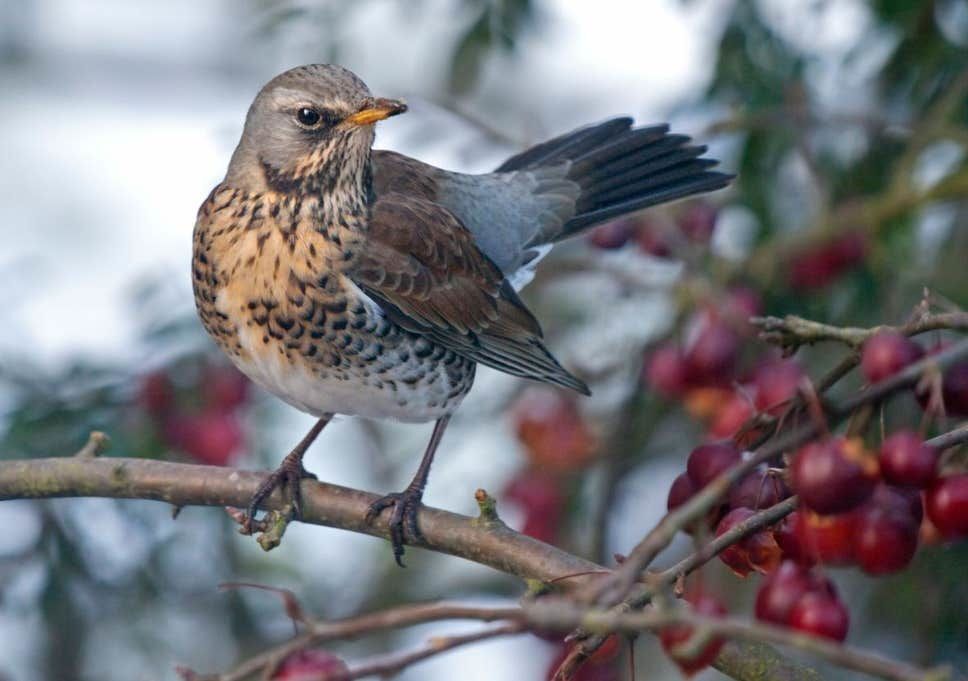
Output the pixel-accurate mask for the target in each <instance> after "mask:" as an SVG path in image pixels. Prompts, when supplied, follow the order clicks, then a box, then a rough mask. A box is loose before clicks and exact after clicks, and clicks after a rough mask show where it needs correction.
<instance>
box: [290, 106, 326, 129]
mask: <svg viewBox="0 0 968 681" xmlns="http://www.w3.org/2000/svg"><path fill="white" fill-rule="evenodd" d="M321 118H322V116H320V115H319V112H318V111H316V109H310V108H309V107H307V106H304V107H303V108H301V109H300V110H299V111H297V112H296V120H297V121H299V122H300V123H301V124H302V125H305V126H306V127H308V128H312V127H313V126H315V125H318V124H319V121H320V119H321Z"/></svg>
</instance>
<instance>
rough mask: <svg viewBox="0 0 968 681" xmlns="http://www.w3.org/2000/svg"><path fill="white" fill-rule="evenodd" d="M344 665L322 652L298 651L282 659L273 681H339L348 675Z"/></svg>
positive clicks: (334, 657)
mask: <svg viewBox="0 0 968 681" xmlns="http://www.w3.org/2000/svg"><path fill="white" fill-rule="evenodd" d="M349 672H350V670H349V669H348V668H347V666H346V664H345V663H344V662H343V661H342V660H341V659H339V658H338V657H336V656H335V655H333V654H332V653H327V652H326V651H324V650H300V651H298V652H295V653H293V654H291V655H290V656H289V657H287V658H286V659H284V660H283V661H282V662H281V663H280V664H279V666H278V667H276V671H275V673H274V674H273V675H272V677H271V678H272V680H273V681H341V680H342V679H345V678H346V677H347V676H348V675H349Z"/></svg>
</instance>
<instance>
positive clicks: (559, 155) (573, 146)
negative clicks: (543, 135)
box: [494, 117, 632, 173]
mask: <svg viewBox="0 0 968 681" xmlns="http://www.w3.org/2000/svg"><path fill="white" fill-rule="evenodd" d="M630 127H632V119H631V118H629V117H623V118H613V119H612V120H609V121H605V122H604V123H599V124H597V125H590V126H588V127H585V128H579V129H578V130H572V131H571V132H566V133H565V134H564V135H560V136H559V137H555V138H554V139H550V140H548V141H547V142H542V143H541V144H538V145H536V146H533V147H531V148H529V149H525V150H524V151H522V152H521V153H520V154H515V155H514V156H512V157H511V158H509V159H508V160H506V161H505V162H504V163H502V164H501V165H500V167H498V168H496V169H495V171H494V172H497V173H507V172H511V171H512V170H527V169H529V168H537V167H539V166H546V165H553V164H555V163H560V162H561V161H567V160H568V159H572V158H578V157H579V156H582V155H585V154H587V153H588V152H589V151H591V150H593V149H595V148H597V147H600V146H601V145H602V143H603V142H605V141H606V140H608V139H611V138H613V137H615V136H616V135H618V134H621V133H622V132H625V131H626V130H628V129H629V128H630Z"/></svg>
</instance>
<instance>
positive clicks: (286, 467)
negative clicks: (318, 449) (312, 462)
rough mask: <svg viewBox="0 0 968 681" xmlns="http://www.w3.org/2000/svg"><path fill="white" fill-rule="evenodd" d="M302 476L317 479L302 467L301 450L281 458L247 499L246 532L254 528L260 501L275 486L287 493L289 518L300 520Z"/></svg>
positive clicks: (244, 527) (249, 532) (266, 497)
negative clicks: (290, 509) (289, 509)
mask: <svg viewBox="0 0 968 681" xmlns="http://www.w3.org/2000/svg"><path fill="white" fill-rule="evenodd" d="M303 478H310V479H311V480H316V479H317V477H316V475H315V474H313V473H310V472H309V471H307V470H306V469H305V468H304V467H303V464H302V452H295V451H294V452H292V453H290V454H289V455H288V456H286V458H285V459H283V460H282V463H281V464H280V465H279V468H277V469H276V470H274V471H273V472H272V473H270V474H269V476H268V477H267V478H266V479H265V480H263V481H262V484H261V485H259V489H257V490H256V491H255V494H253V495H252V498H251V499H249V506H248V508H247V509H246V513H245V522H244V523H243V525H242V527H243V529H244V530H245V531H246V533H248V534H252V532H253V531H254V530H255V529H256V521H255V514H256V513H257V512H258V510H259V506H260V505H261V504H262V502H263V501H265V500H266V499H268V498H269V496H270V495H271V494H272V492H273V491H274V490H275V489H276V488H277V487H280V488H283V489H284V490H285V491H287V492H288V494H289V503H290V506H291V508H292V513H291V519H292V520H301V519H302V489H301V487H300V484H301V483H302V481H303Z"/></svg>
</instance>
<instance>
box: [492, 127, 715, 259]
mask: <svg viewBox="0 0 968 681" xmlns="http://www.w3.org/2000/svg"><path fill="white" fill-rule="evenodd" d="M690 141H691V140H690V138H689V137H687V136H686V135H674V134H670V133H669V126H667V125H656V126H651V127H645V128H633V127H632V119H631V118H628V117H623V118H615V119H612V120H608V121H605V122H604V123H599V124H597V125H592V126H588V127H585V128H581V129H579V130H575V131H573V132H570V133H566V134H564V135H561V136H560V137H556V138H554V139H552V140H549V141H547V142H544V143H542V144H539V145H537V146H534V147H531V148H530V149H527V150H526V151H523V152H521V153H520V154H517V155H515V156H512V157H511V158H509V159H508V160H507V161H505V162H504V163H503V164H501V166H500V167H499V168H498V169H497V172H510V171H516V170H540V169H541V168H545V167H550V166H556V165H561V164H563V163H565V162H570V166H569V169H568V172H567V175H566V178H567V179H568V180H571V181H572V182H574V183H576V184H577V185H578V186H579V187H580V193H579V195H578V197H577V200H576V202H575V212H574V214H573V215H572V216H571V217H570V218H569V219H568V220H567V221H565V222H564V223H563V224H562V225H561V229H560V231H558V232H557V233H556V234H554V235H545V236H546V238H547V237H548V236H550V237H551V240H552V241H559V240H561V239H565V238H568V237H569V236H572V235H574V234H575V233H577V232H580V231H582V230H584V229H587V228H589V227H592V226H594V225H597V224H599V223H602V222H606V221H608V220H611V219H613V218H616V217H619V216H622V215H625V214H627V213H632V212H635V211H637V210H641V209H643V208H647V207H649V206H654V205H656V204H660V203H666V202H669V201H674V200H676V199H681V198H685V197H687V196H692V195H694V194H701V193H703V192H708V191H713V190H715V189H721V188H723V187H725V186H726V185H727V184H729V181H730V180H731V179H732V178H733V175H729V174H726V173H720V172H715V171H712V170H710V169H711V168H713V167H714V166H716V165H717V164H718V161H715V160H713V159H709V158H700V156H702V154H704V153H705V152H706V147H705V146H691V145H690V144H689V142H690ZM528 245H529V246H533V245H537V244H528Z"/></svg>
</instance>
